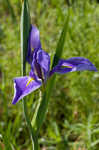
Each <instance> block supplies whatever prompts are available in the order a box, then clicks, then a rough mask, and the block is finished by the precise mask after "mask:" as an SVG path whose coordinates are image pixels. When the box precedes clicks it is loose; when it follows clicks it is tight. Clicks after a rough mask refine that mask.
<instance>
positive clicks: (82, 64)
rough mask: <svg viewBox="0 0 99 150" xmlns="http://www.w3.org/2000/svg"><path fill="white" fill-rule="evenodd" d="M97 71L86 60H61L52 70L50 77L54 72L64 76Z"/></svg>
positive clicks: (75, 58)
mask: <svg viewBox="0 0 99 150" xmlns="http://www.w3.org/2000/svg"><path fill="white" fill-rule="evenodd" d="M84 70H89V71H97V69H96V67H95V66H94V65H93V64H92V63H91V62H90V61H89V60H88V59H86V58H83V57H72V58H69V59H67V60H63V59H61V60H60V61H59V63H58V64H57V65H56V66H55V67H54V68H53V69H52V71H51V72H50V75H52V74H53V73H54V72H57V73H60V74H64V73H68V72H73V71H84Z"/></svg>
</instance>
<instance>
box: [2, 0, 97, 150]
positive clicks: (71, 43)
mask: <svg viewBox="0 0 99 150" xmlns="http://www.w3.org/2000/svg"><path fill="white" fill-rule="evenodd" d="M10 3H11V7H12V8H13V11H14V14H15V16H16V22H15V21H14V20H13V17H12V15H11V11H10V10H9V7H7V5H6V4H4V2H3V0H2V1H1V2H0V4H1V5H2V7H0V14H1V17H0V23H1V24H0V146H1V147H0V148H1V149H2V150H3V149H7V150H10V149H12V150H31V148H32V147H31V146H32V145H31V141H30V139H29V133H28V129H27V127H26V124H25V120H24V115H23V107H22V101H20V102H19V103H17V104H16V105H15V106H13V105H12V104H11V101H12V98H13V92H14V90H13V80H12V79H13V78H14V77H17V76H20V75H21V61H20V59H21V58H20V54H21V51H20V15H21V14H20V9H21V3H20V1H17V0H10ZM29 4H30V10H31V17H32V23H33V24H35V25H37V27H38V28H39V30H40V37H41V42H42V47H43V49H44V50H45V51H47V52H48V53H49V54H50V56H51V60H52V58H53V56H54V54H55V50H56V45H57V42H58V40H59V37H60V34H61V31H62V28H63V25H64V21H65V18H66V13H67V8H68V5H67V4H66V1H65V0H61V1H60V0H57V1H56V0H47V1H46V0H43V2H42V1H41V0H38V1H35V0H29ZM70 14H71V16H70V18H69V19H70V21H69V28H68V32H67V36H66V42H65V45H64V49H63V55H62V58H65V59H66V58H69V57H74V56H83V57H86V58H88V59H90V61H92V62H93V63H94V64H95V65H96V67H97V69H98V68H99V56H98V55H99V4H97V3H96V2H92V3H90V1H89V0H83V1H82V0H79V1H76V2H75V3H74V4H73V5H72V6H71V8H70ZM51 63H52V62H51ZM98 70H99V69H98ZM38 93H39V90H37V91H35V92H34V94H30V95H29V96H28V99H29V100H28V103H27V104H28V107H29V113H30V117H31V118H32V115H33V114H32V112H33V113H34V110H35V106H36V103H37V100H35V99H37V98H38ZM30 99H31V100H30ZM98 116H99V73H98V72H97V73H94V72H87V71H85V72H80V73H79V72H74V73H68V74H66V75H61V76H60V75H57V77H56V83H55V86H54V88H53V91H52V94H51V98H50V102H49V106H48V113H47V116H46V120H45V122H44V124H43V126H42V128H41V130H40V134H39V143H40V145H41V149H42V150H43V149H44V147H46V150H79V149H81V150H98V147H99V117H98ZM4 147H5V148H4Z"/></svg>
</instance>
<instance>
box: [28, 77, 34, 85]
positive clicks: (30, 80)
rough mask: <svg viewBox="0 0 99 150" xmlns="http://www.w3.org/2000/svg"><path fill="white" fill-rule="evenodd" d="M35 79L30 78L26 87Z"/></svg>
mask: <svg viewBox="0 0 99 150" xmlns="http://www.w3.org/2000/svg"><path fill="white" fill-rule="evenodd" d="M33 80H34V79H33V78H30V79H29V80H28V82H27V84H26V87H27V86H28V85H29V84H30V83H31V82H32V81H33Z"/></svg>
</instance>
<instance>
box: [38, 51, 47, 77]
mask: <svg viewBox="0 0 99 150" xmlns="http://www.w3.org/2000/svg"><path fill="white" fill-rule="evenodd" d="M36 59H37V63H38V64H39V65H40V67H41V71H42V73H43V74H44V79H45V80H46V79H47V76H48V74H49V71H50V56H49V55H48V53H47V52H45V51H43V50H42V49H40V50H39V51H38V52H37V58H36Z"/></svg>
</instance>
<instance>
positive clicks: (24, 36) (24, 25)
mask: <svg viewBox="0 0 99 150" xmlns="http://www.w3.org/2000/svg"><path fill="white" fill-rule="evenodd" d="M29 30H30V15H29V8H28V0H24V1H23V2H22V16H21V64H22V66H21V69H22V75H23V76H25V75H26V56H27V48H28V36H29ZM23 108H24V115H25V119H26V123H27V126H28V129H29V132H30V135H31V139H32V144H33V145H32V146H33V150H34V149H35V150H38V140H37V136H36V134H35V131H34V130H33V128H32V126H31V122H30V119H29V115H28V109H27V104H26V98H24V99H23Z"/></svg>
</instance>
